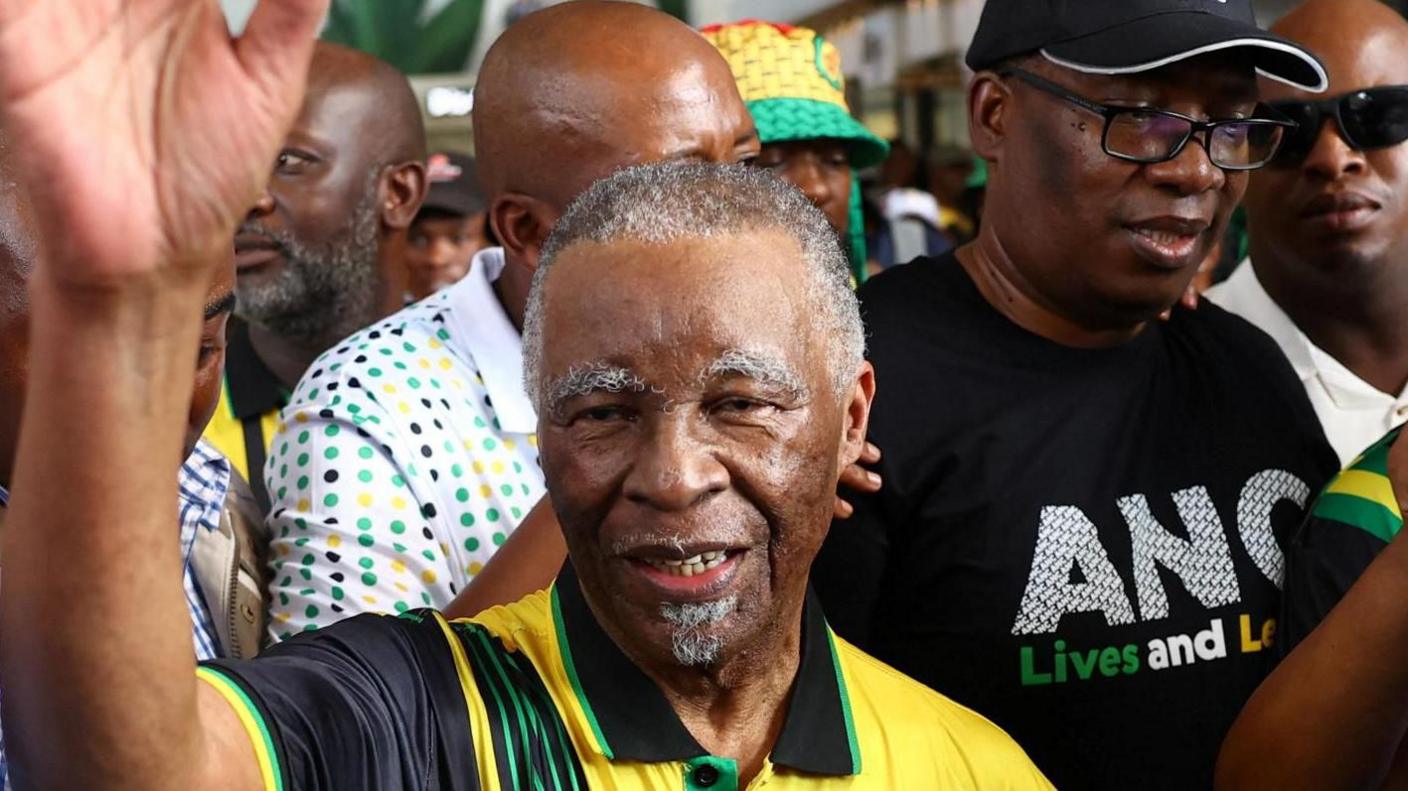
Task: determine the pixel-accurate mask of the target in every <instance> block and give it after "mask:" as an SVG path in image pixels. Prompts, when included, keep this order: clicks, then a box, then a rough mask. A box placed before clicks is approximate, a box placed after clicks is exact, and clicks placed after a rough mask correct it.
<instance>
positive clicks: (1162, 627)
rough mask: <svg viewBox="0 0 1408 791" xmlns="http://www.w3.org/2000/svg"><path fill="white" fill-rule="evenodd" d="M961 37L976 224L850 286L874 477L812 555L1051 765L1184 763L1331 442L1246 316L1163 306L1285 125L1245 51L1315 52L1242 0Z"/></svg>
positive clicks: (964, 695)
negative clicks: (974, 233)
mask: <svg viewBox="0 0 1408 791" xmlns="http://www.w3.org/2000/svg"><path fill="white" fill-rule="evenodd" d="M968 63H969V65H970V66H972V67H973V69H974V71H975V72H976V75H975V77H974V79H973V83H972V85H971V87H970V90H969V115H970V120H969V130H970V132H971V136H972V140H973V147H974V150H975V151H976V152H977V153H978V154H979V155H980V156H982V157H983V158H984V159H985V160H987V162H988V168H989V183H988V194H987V205H986V212H985V215H984V223H983V227H982V229H981V231H980V235H979V238H978V239H977V240H976V241H975V242H974V243H972V244H970V245H968V246H966V247H964V248H961V249H959V250H958V251H957V254H956V255H954V256H949V257H945V258H941V259H936V260H932V261H920V262H917V263H916V264H913V265H910V266H906V267H899V268H897V269H895V270H893V271H891V272H887V273H886V274H883V275H881V276H879V277H877V278H875V279H874V280H873V281H872V282H871V283H868V284H867V285H866V286H865V287H863V288H862V289H861V292H860V293H861V297H862V302H863V305H864V307H865V309H866V314H867V322H868V325H869V330H870V333H871V344H870V346H871V355H870V359H871V360H872V362H873V364H874V365H875V367H876V371H877V384H878V386H879V397H878V398H877V399H876V402H875V408H874V413H873V415H874V419H873V422H872V424H871V434H870V436H871V439H872V441H874V442H875V444H877V445H878V446H880V447H881V448H882V449H883V450H884V453H885V455H884V459H883V460H882V462H881V463H880V470H879V472H880V473H881V474H882V476H883V478H884V480H885V487H884V489H883V490H882V491H881V492H880V493H878V494H877V495H875V496H873V497H868V498H862V499H860V500H859V501H857V502H856V503H855V505H856V513H855V516H854V517H853V518H852V520H848V521H846V522H840V523H837V524H836V525H835V526H834V527H833V529H832V531H831V534H830V536H829V537H828V539H827V547H826V549H825V550H824V552H823V556H822V557H821V558H819V559H818V561H817V564H816V566H815V567H814V571H813V577H812V578H813V581H814V583H815V584H816V585H817V587H818V591H819V593H820V594H821V596H822V599H823V601H824V603H825V606H826V609H827V614H828V616H829V617H830V618H831V620H832V622H833V624H834V625H835V626H836V628H837V630H838V632H840V633H841V634H842V636H844V637H847V638H848V639H851V640H853V641H856V642H858V643H859V644H860V645H863V646H865V647H867V648H868V649H869V650H870V651H872V652H873V653H875V654H877V655H879V656H880V657H882V658H884V659H885V660H886V661H887V662H889V663H890V664H892V665H894V666H895V667H897V668H899V669H900V670H902V671H903V672H905V673H908V674H909V675H911V676H914V677H916V678H918V679H919V680H921V681H923V682H925V683H927V684H930V685H931V686H934V687H935V688H937V689H939V690H942V691H944V692H946V693H947V694H949V695H951V696H953V697H955V698H957V699H959V700H962V701H964V702H966V703H967V704H968V705H970V706H973V707H974V708H976V709H977V710H978V711H981V712H983V713H984V714H985V715H987V716H989V717H991V718H992V719H994V720H995V721H996V722H997V723H998V724H1000V725H1002V726H1003V727H1004V728H1006V729H1007V730H1008V731H1009V732H1010V733H1012V734H1013V735H1014V736H1015V737H1016V738H1017V739H1018V740H1019V742H1020V743H1022V744H1023V745H1024V746H1025V747H1026V748H1027V750H1028V753H1029V754H1030V755H1031V757H1032V758H1033V759H1034V760H1035V761H1036V763H1037V764H1038V765H1039V766H1040V767H1042V769H1043V771H1045V772H1046V773H1047V776H1048V777H1050V778H1051V780H1052V781H1053V782H1054V783H1055V784H1056V785H1057V787H1060V788H1131V787H1134V788H1165V787H1167V788H1179V789H1187V788H1206V787H1207V786H1209V785H1210V784H1211V781H1212V770H1213V763H1214V760H1215V758H1216V755H1217V750H1218V746H1219V744H1220V742H1221V739H1222V736H1223V735H1224V734H1225V732H1226V729H1227V727H1228V726H1229V725H1230V724H1231V722H1232V720H1233V718H1234V717H1235V716H1236V714H1237V712H1238V710H1239V709H1240V707H1241V705H1242V704H1243V703H1244V702H1245V700H1246V698H1247V697H1248V696H1249V695H1250V694H1251V692H1252V690H1253V689H1254V688H1255V687H1256V685H1257V683H1258V682H1259V681H1260V680H1261V678H1262V677H1263V676H1264V674H1265V671H1266V660H1267V657H1268V656H1269V654H1270V651H1269V650H1267V644H1268V641H1269V639H1270V635H1271V634H1272V632H1273V631H1274V625H1273V626H1267V624H1268V622H1274V620H1275V618H1276V615H1277V612H1278V608H1279V603H1280V592H1279V584H1280V580H1281V564H1282V555H1281V550H1280V546H1279V543H1278V536H1279V535H1281V534H1284V533H1285V532H1287V531H1289V530H1291V529H1293V527H1294V526H1295V524H1297V523H1298V521H1299V519H1300V517H1301V513H1302V508H1303V506H1304V504H1305V502H1306V500H1307V499H1308V498H1309V496H1310V495H1311V493H1312V492H1313V491H1314V490H1315V489H1317V488H1318V487H1319V486H1320V485H1321V484H1322V483H1323V482H1324V481H1325V480H1326V479H1328V477H1329V476H1330V475H1331V474H1333V471H1334V469H1335V467H1336V466H1337V465H1336V460H1335V458H1334V454H1333V452H1332V451H1331V450H1330V448H1329V447H1328V445H1326V443H1325V441H1324V438H1323V436H1322V432H1321V430H1320V427H1319V423H1318V421H1317V420H1316V418H1315V414H1314V411H1313V410H1312V409H1311V407H1310V404H1309V403H1308V402H1307V400H1306V398H1305V395H1304V391H1303V390H1302V389H1301V388H1300V387H1299V385H1298V383H1297V381H1296V379H1295V376H1294V373H1293V371H1292V370H1291V368H1290V366H1289V364H1287V362H1286V360H1285V358H1284V357H1283V356H1282V355H1281V354H1279V353H1278V351H1277V348H1276V346H1275V344H1274V343H1272V342H1271V340H1270V339H1268V338H1267V337H1266V336H1265V335H1264V334H1263V333H1261V332H1258V331H1257V330H1256V329H1255V328H1253V327H1251V326H1249V325H1248V324H1247V323H1246V322H1244V321H1242V320H1241V319H1238V318H1236V317H1234V316H1230V315H1228V314H1227V313H1226V312H1224V311H1222V310H1221V309H1219V308H1217V307H1216V306H1212V305H1205V306H1203V307H1201V308H1199V309H1198V310H1196V311H1189V310H1183V309H1175V310H1174V312H1173V315H1172V317H1171V318H1170V320H1169V321H1167V322H1160V321H1159V319H1158V317H1159V315H1160V314H1161V313H1163V312H1164V311H1166V310H1168V309H1169V308H1170V307H1172V306H1173V305H1174V304H1175V303H1176V302H1178V300H1179V297H1180V295H1181V294H1182V293H1183V291H1184V288H1185V287H1186V286H1187V285H1188V283H1189V281H1190V280H1191V279H1192V278H1193V275H1194V273H1195V271H1196V270H1197V268H1198V264H1199V263H1200V262H1201V261H1203V260H1204V259H1205V258H1206V256H1207V254H1208V251H1209V250H1210V249H1211V248H1212V246H1213V244H1214V243H1215V241H1216V240H1217V239H1218V238H1219V236H1220V235H1221V234H1222V233H1223V231H1224V229H1225V228H1226V226H1227V221H1228V217H1229V215H1230V213H1231V211H1232V208H1233V207H1234V206H1235V205H1236V204H1237V202H1238V201H1239V200H1240V198H1241V197H1242V193H1243V191H1244V190H1245V187H1246V182H1247V171H1249V170H1252V169H1255V168H1258V167H1261V166H1263V165H1265V164H1266V163H1267V162H1268V161H1269V160H1270V159H1271V158H1272V157H1273V156H1274V154H1275V152H1276V148H1277V146H1278V145H1279V143H1280V141H1281V139H1282V137H1284V135H1285V134H1286V131H1287V130H1288V129H1289V128H1290V126H1289V124H1288V122H1287V121H1286V119H1284V118H1281V117H1279V116H1276V115H1275V114H1273V113H1271V112H1270V111H1269V110H1267V109H1265V108H1263V107H1261V106H1260V104H1259V100H1258V86H1257V79H1256V72H1257V70H1260V71H1261V72H1263V73H1266V74H1268V75H1271V76H1274V77H1275V78H1277V79H1280V80H1283V81H1286V82H1290V83H1294V84H1296V85H1298V86H1300V87H1302V88H1303V89H1305V90H1307V91H1318V90H1323V89H1324V88H1325V87H1326V84H1327V79H1326V75H1325V72H1324V70H1323V68H1322V67H1321V65H1320V64H1319V62H1318V61H1316V60H1315V58H1314V57H1313V56H1311V55H1309V54H1308V53H1307V52H1305V51H1304V50H1303V49H1302V48H1301V47H1299V46H1297V45H1295V44H1293V43H1291V42H1289V41H1286V40H1284V39H1282V38H1279V37H1275V36H1272V35H1270V34H1268V33H1266V32H1265V31H1263V30H1259V29H1258V28H1257V27H1256V25H1255V23H1254V21H1253V15H1252V10H1251V7H1250V4H1249V3H1248V2H1247V1H1246V0H1228V2H1220V1H1219V0H1118V2H1116V1H1115V0H1106V1H1103V2H1092V1H1090V0H1086V1H1085V2H1066V3H1051V2H1038V1H1037V0H988V3H987V5H986V8H985V10H984V13H983V16H982V20H981V22H980V24H979V29H978V32H977V35H976V37H975V39H974V41H973V44H972V47H971V48H970V50H969V53H968Z"/></svg>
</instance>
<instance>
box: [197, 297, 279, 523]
mask: <svg viewBox="0 0 1408 791" xmlns="http://www.w3.org/2000/svg"><path fill="white" fill-rule="evenodd" d="M225 337H226V345H225V378H224V379H223V380H221V383H220V403H219V404H218V405H217V406H216V407H215V414H214V415H213V416H212V417H211V418H210V422H209V423H207V424H206V427H205V432H204V434H203V435H202V436H204V438H205V440H206V441H207V442H209V443H210V444H212V445H214V446H215V447H216V449H218V450H219V451H220V452H221V453H223V454H225V458H227V459H229V460H230V463H231V464H232V465H234V467H235V470H236V471H238V472H239V474H240V475H241V476H243V478H244V479H245V480H246V481H249V486H250V489H252V490H253V491H254V499H255V500H256V501H257V502H258V503H259V507H260V508H261V509H262V510H263V511H264V512H265V513H268V511H269V494H268V492H267V491H266V490H265V488H264V458H265V454H267V453H268V451H269V444H270V443H272V442H273V441H274V433H275V431H276V430H277V428H278V425H279V410H281V409H283V408H284V407H285V406H287V405H288V398H289V391H288V388H286V387H284V385H283V383H282V382H280V381H279V378H278V377H277V376H275V375H274V372H273V371H271V370H269V366H267V365H265V364H264V361H263V360H261V359H259V355H258V354H257V353H256V352H255V351H254V345H253V344H251V343H250V341H249V325H248V324H247V323H245V322H244V321H243V320H242V319H240V318H238V317H235V316H231V317H230V325H229V328H228V329H227V330H226V333H225ZM251 473H252V474H251Z"/></svg>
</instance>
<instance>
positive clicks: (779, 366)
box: [699, 349, 808, 399]
mask: <svg viewBox="0 0 1408 791" xmlns="http://www.w3.org/2000/svg"><path fill="white" fill-rule="evenodd" d="M732 376H740V377H743V378H745V379H752V380H753V381H755V382H757V383H758V384H760V385H762V386H764V387H769V388H773V389H775V390H778V391H781V392H783V393H785V394H787V395H789V396H792V397H794V398H803V399H804V398H806V397H807V395H808V390H807V385H806V383H805V382H804V381H803V380H802V377H801V375H799V374H798V373H797V372H796V371H795V370H793V369H792V367H791V366H790V365H788V364H787V363H786V362H784V361H783V360H782V359H780V358H778V357H775V356H773V355H771V354H765V353H761V352H754V351H749V350H747V349H729V350H728V351H726V352H724V353H723V354H721V355H719V356H718V358H716V359H715V360H714V361H713V362H711V363H709V364H708V365H707V366H705V367H704V370H702V371H700V372H699V381H700V382H707V381H711V380H715V379H725V378H728V377H732Z"/></svg>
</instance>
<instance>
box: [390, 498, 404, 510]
mask: <svg viewBox="0 0 1408 791" xmlns="http://www.w3.org/2000/svg"><path fill="white" fill-rule="evenodd" d="M391 507H392V508H395V509H396V510H398V511H399V510H401V509H403V508H405V507H406V498H404V497H392V498H391Z"/></svg>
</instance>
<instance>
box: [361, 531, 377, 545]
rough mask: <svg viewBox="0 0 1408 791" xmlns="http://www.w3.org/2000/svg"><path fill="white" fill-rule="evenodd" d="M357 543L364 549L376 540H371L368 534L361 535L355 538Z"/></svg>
mask: <svg viewBox="0 0 1408 791" xmlns="http://www.w3.org/2000/svg"><path fill="white" fill-rule="evenodd" d="M357 543H358V544H361V545H362V546H364V547H369V546H371V545H372V544H375V543H376V539H374V538H372V536H371V534H370V533H363V534H361V535H360V536H357Z"/></svg>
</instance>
